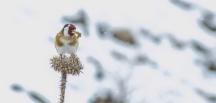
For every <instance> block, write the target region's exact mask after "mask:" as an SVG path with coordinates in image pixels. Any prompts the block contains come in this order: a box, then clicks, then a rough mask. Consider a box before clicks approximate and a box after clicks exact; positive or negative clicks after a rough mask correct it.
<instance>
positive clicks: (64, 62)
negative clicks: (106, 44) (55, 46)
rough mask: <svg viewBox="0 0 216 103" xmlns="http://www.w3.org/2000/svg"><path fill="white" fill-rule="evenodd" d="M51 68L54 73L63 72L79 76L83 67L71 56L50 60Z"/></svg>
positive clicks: (56, 57) (75, 56) (74, 56)
mask: <svg viewBox="0 0 216 103" xmlns="http://www.w3.org/2000/svg"><path fill="white" fill-rule="evenodd" d="M51 66H52V67H53V68H54V70H55V71H58V72H65V73H67V74H72V75H79V74H80V73H81V70H82V69H83V66H82V64H81V62H80V60H79V58H78V57H77V55H75V54H72V55H71V56H69V57H67V56H62V57H61V56H55V57H53V58H52V59H51Z"/></svg>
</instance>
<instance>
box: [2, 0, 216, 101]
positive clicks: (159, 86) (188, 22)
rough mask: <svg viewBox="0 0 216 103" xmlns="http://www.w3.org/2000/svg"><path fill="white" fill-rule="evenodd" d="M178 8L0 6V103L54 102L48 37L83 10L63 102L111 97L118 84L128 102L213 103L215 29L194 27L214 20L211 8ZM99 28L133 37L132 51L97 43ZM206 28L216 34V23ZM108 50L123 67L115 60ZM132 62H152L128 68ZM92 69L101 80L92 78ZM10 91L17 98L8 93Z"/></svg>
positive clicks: (139, 4)
mask: <svg viewBox="0 0 216 103" xmlns="http://www.w3.org/2000/svg"><path fill="white" fill-rule="evenodd" d="M176 1H177V3H176ZM179 1H180V0H107V1H103V0H1V1H0V13H1V17H0V47H1V52H0V62H1V63H0V70H1V71H0V102H1V103H40V102H37V100H34V98H33V99H32V98H31V97H30V96H29V94H28V92H30V91H34V92H36V93H38V94H40V95H42V96H43V97H45V98H46V99H47V100H48V101H49V103H58V101H59V100H58V99H59V84H60V83H59V81H60V73H57V72H55V71H54V70H53V69H52V68H51V67H50V58H52V57H53V56H55V55H57V53H56V50H55V48H54V44H53V38H54V37H55V35H56V33H57V32H59V31H60V30H61V28H62V27H63V25H64V23H66V22H65V21H63V19H62V18H63V17H64V16H74V15H77V13H78V12H79V11H80V10H83V11H84V12H85V13H86V15H87V17H88V18H87V19H88V20H87V22H88V26H87V28H88V31H89V32H88V33H87V32H86V31H85V30H83V27H84V26H82V25H78V26H77V28H78V31H80V32H81V33H82V34H83V35H82V38H81V39H80V47H79V50H78V53H77V55H78V56H79V57H80V59H81V61H82V63H83V65H84V69H83V73H82V74H80V76H70V75H69V76H68V82H67V89H66V96H65V103H90V101H91V100H92V99H94V98H95V96H96V95H102V94H103V92H106V91H107V90H111V91H112V92H113V93H114V94H116V96H118V95H120V94H121V92H122V91H121V90H119V86H118V80H122V81H125V85H124V86H126V87H127V89H128V90H129V91H130V90H132V92H129V93H128V94H127V96H128V97H127V102H128V103H216V72H215V71H216V70H215V69H213V70H212V69H211V70H209V69H208V66H206V65H207V64H206V62H207V63H209V62H215V60H216V52H215V51H216V46H215V44H216V30H209V29H208V28H206V27H205V26H202V24H201V21H202V20H203V15H205V13H206V12H210V13H212V14H214V15H215V14H216V6H215V5H216V1H215V0H187V1H186V0H185V1H180V3H179ZM184 3H188V4H191V5H192V6H191V7H187V5H186V6H185V5H184ZM213 17H216V16H213ZM207 21H208V20H207ZM101 22H102V23H107V24H108V25H109V26H110V28H113V29H115V28H127V29H128V30H130V31H132V36H133V37H134V38H135V40H136V42H137V43H138V44H137V46H131V45H127V44H124V43H122V42H121V41H118V40H115V38H113V37H111V36H106V37H101V36H100V34H99V33H98V32H97V24H98V23H101ZM210 24H211V26H213V27H216V18H214V19H211V20H210ZM143 29H145V30H147V31H149V32H150V35H153V37H161V41H160V43H155V42H153V41H152V40H151V38H150V37H149V36H145V35H143V33H142V32H141V31H142V30H143ZM144 34H145V33H144ZM107 35H108V34H107ZM169 38H175V39H176V41H181V42H180V43H183V44H184V47H183V48H181V49H179V48H178V47H175V45H173V44H174V43H175V40H174V41H173V42H172V39H169ZM192 41H196V42H199V43H201V44H202V45H204V47H205V48H207V50H208V53H202V52H199V51H197V50H196V49H194V45H193V43H192ZM113 51H115V52H118V53H122V54H123V55H125V56H126V57H127V60H122V61H121V60H118V59H116V58H115V57H114V56H113V54H112V52H113ZM139 55H144V56H146V57H147V58H148V60H150V61H152V62H153V63H140V64H139V63H138V64H137V63H135V58H136V57H137V56H139ZM96 60H97V62H96V63H95V61H96ZM98 62H99V63H100V65H101V68H103V70H101V72H103V73H102V74H98V75H99V76H102V77H97V72H98V70H97V69H95V68H96V64H97V63H98ZM215 68H216V67H215ZM103 76H104V77H103ZM14 85H15V86H17V85H19V86H21V87H22V88H23V89H24V91H23V92H16V90H15V91H14V89H12V86H14ZM120 88H121V87H120ZM100 93H101V94H100ZM41 103H42V102H41Z"/></svg>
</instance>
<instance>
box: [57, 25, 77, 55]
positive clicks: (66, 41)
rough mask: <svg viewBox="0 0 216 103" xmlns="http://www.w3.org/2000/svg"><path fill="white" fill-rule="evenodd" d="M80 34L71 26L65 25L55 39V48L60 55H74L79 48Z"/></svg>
mask: <svg viewBox="0 0 216 103" xmlns="http://www.w3.org/2000/svg"><path fill="white" fill-rule="evenodd" d="M80 37H81V33H79V32H77V31H76V27H75V26H74V25H73V24H65V25H64V27H63V28H62V30H61V31H60V32H59V33H57V35H56V37H55V48H56V50H57V52H58V53H59V54H60V55H64V54H75V53H76V51H77V48H78V46H79V38H80Z"/></svg>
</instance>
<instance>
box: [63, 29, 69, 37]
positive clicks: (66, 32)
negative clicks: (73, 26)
mask: <svg viewBox="0 0 216 103" xmlns="http://www.w3.org/2000/svg"><path fill="white" fill-rule="evenodd" d="M64 36H69V34H68V27H66V28H65V29H64Z"/></svg>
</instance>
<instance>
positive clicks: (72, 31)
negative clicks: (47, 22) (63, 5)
mask: <svg viewBox="0 0 216 103" xmlns="http://www.w3.org/2000/svg"><path fill="white" fill-rule="evenodd" d="M62 34H63V36H64V38H65V39H73V40H75V39H78V38H80V37H81V33H79V32H77V31H76V27H75V26H74V25H73V24H65V25H64V27H63V29H62Z"/></svg>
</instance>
